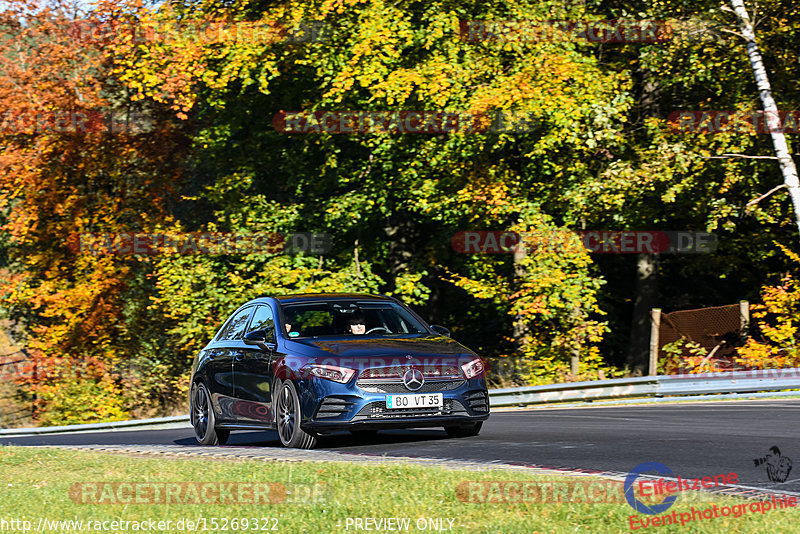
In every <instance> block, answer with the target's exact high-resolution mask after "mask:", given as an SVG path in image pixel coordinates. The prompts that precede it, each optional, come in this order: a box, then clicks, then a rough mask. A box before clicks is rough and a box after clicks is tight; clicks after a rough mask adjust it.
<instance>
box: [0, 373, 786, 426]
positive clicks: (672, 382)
mask: <svg viewBox="0 0 800 534" xmlns="http://www.w3.org/2000/svg"><path fill="white" fill-rule="evenodd" d="M787 389H800V368H791V369H765V370H762V371H732V372H725V373H704V374H695V375H661V376H641V377H634V378H614V379H611V380H597V381H594V382H568V383H565V384H548V385H546V386H526V387H519V388H504V389H491V390H489V404H490V406H491V407H492V408H500V407H504V406H529V405H536V404H553V403H561V402H569V401H573V402H575V401H577V402H580V401H594V400H606V399H636V398H642V399H648V398H651V399H652V398H663V397H671V396H674V397H685V396H698V395H710V394H725V393H753V392H757V391H783V390H787ZM798 395H800V392H798ZM188 421H189V416H188V415H178V416H175V417H159V418H156V419H139V420H133V421H115V422H111V423H91V424H85V425H69V426H46V427H37V428H11V429H0V437H14V436H23V435H25V436H29V435H40V434H57V433H65V432H92V431H99V430H132V429H134V428H142V427H144V428H147V427H154V426H157V425H165V424H174V423H187V422H188Z"/></svg>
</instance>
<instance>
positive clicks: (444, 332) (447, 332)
mask: <svg viewBox="0 0 800 534" xmlns="http://www.w3.org/2000/svg"><path fill="white" fill-rule="evenodd" d="M431 330H433V331H434V332H436V333H437V334H439V335H440V336H444V337H450V330H448V329H447V328H445V327H443V326H439V325H438V324H432V325H431Z"/></svg>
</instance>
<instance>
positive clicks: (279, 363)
mask: <svg viewBox="0 0 800 534" xmlns="http://www.w3.org/2000/svg"><path fill="white" fill-rule="evenodd" d="M190 412H191V422H192V426H193V427H194V433H195V437H196V438H197V441H198V442H199V443H200V444H202V445H224V444H225V443H226V441H227V439H228V436H229V435H230V432H231V431H232V430H263V429H274V430H276V431H277V433H278V436H280V440H281V443H283V445H285V446H287V447H298V448H306V449H307V448H312V447H314V446H315V445H316V443H317V437H318V436H320V435H322V434H328V433H333V432H339V431H350V432H353V433H371V432H376V431H378V430H380V429H388V428H411V427H432V426H442V427H444V429H445V431H446V432H447V434H448V435H450V436H452V437H467V436H475V435H477V434H478V433H479V432H480V429H481V425H482V422H483V421H484V420H486V419H487V418H488V417H489V394H488V391H487V389H486V377H485V374H484V364H483V361H482V360H481V359H480V358H479V357H478V355H477V354H475V353H474V352H472V351H471V350H469V349H468V348H466V347H464V346H463V345H461V344H459V343H458V342H456V341H455V340H453V339H451V338H450V333H449V331H448V330H447V329H446V328H444V327H441V326H435V325H434V326H430V325H428V324H427V323H426V322H425V321H423V320H422V319H421V318H420V317H419V316H418V315H417V314H416V313H414V312H413V311H411V310H410V309H409V308H408V307H407V306H405V305H404V304H402V303H401V302H400V301H398V300H397V299H394V298H391V297H385V296H373V295H360V294H305V295H288V296H280V297H270V296H262V297H259V298H256V299H254V300H251V301H249V302H247V303H246V304H244V305H242V306H241V307H240V308H239V309H238V310H236V311H235V312H234V313H233V315H231V316H230V318H228V320H227V321H226V322H225V323H224V325H223V326H222V328H221V329H220V330H219V332H217V334H216V336H214V338H213V339H212V340H211V342H210V343H208V345H206V347H205V348H203V349H202V350H201V351H200V352H199V354H197V356H196V357H195V359H194V362H193V364H192V378H191V392H190Z"/></svg>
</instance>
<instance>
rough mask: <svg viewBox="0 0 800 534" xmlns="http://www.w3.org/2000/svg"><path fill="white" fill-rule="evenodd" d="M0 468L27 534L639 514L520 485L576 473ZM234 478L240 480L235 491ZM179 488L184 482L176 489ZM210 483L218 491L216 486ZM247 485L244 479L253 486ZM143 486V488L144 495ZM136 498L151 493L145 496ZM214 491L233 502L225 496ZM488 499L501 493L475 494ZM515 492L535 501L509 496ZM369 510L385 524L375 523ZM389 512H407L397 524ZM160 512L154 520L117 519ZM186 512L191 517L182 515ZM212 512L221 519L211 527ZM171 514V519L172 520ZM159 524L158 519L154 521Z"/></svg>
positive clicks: (749, 520)
mask: <svg viewBox="0 0 800 534" xmlns="http://www.w3.org/2000/svg"><path fill="white" fill-rule="evenodd" d="M0 473H2V481H3V482H2V486H0V488H1V489H0V495H1V496H2V498H0V531H3V529H5V531H17V532H22V531H23V529H24V527H25V526H26V525H25V524H24V523H20V522H19V521H30V525H31V530H32V531H33V530H35V529H36V528H37V526H38V525H39V521H40V520H44V519H47V520H53V521H58V520H61V521H64V520H71V521H83V522H84V523H83V528H82V529H75V528H72V529H70V528H69V525H65V524H61V525H54V524H52V523H50V524H47V523H45V526H49V528H47V529H44V528H43V529H42V530H44V531H49V532H58V531H61V532H77V531H80V532H92V531H94V532H142V531H149V532H206V531H209V532H210V531H212V530H216V531H221V532H231V533H233V532H286V533H290V532H315V533H338V532H366V531H368V530H367V529H366V528H365V527H369V528H370V530H369V531H373V532H380V531H383V532H431V531H433V532H436V531H438V532H456V533H458V532H470V533H473V532H480V533H483V532H492V533H494V532H498V533H526V534H529V533H534V532H542V533H551V532H557V533H561V532H564V533H566V532H592V533H599V532H615V533H616V532H631V528H630V523H629V516H632V515H636V513H635V512H634V510H633V509H632V508H631V507H630V506H629V505H628V504H627V502H625V500H624V496H622V494H621V491H618V492H615V493H614V495H616V497H612V500H616V502H591V501H592V500H593V498H592V496H591V494H590V495H589V496H587V495H586V494H585V493H584V492H583V491H582V490H581V491H573V490H567V491H566V492H565V493H564V492H562V493H560V494H555V495H553V494H548V495H549V496H550V497H554V496H555V497H557V500H560V501H561V502H541V499H540V498H538V495H541V494H542V492H544V490H542V492H540V493H536V492H532V493H530V494H528V496H527V497H525V496H524V495H523V494H522V493H520V492H519V488H521V487H538V488H540V489H541V488H544V487H547V486H542V485H539V486H537V484H542V483H545V482H547V483H550V482H554V481H555V482H563V481H569V483H574V481H575V480H576V479H575V478H574V477H568V478H560V479H556V478H553V477H542V476H534V475H531V474H528V473H524V472H519V471H497V470H495V471H480V472H476V471H455V470H447V469H442V468H438V467H424V466H412V465H396V464H382V465H366V464H365V465H360V464H357V463H353V464H349V463H322V462H268V461H263V460H215V459H210V458H199V457H198V458H180V457H159V458H151V457H135V456H125V455H117V454H103V453H97V452H88V451H73V450H68V449H50V448H47V449H39V448H23V447H0ZM582 480H585V479H582ZM492 481H516V482H520V483H523V482H524V483H528V486H522V485H521V484H518V485H513V484H512V485H509V484H505V485H503V484H491V482H492ZM479 482H483V483H488V484H477V483H479ZM181 483H183V485H181ZM224 483H232V485H230V486H228V489H227V490H225V489H224V488H225V486H224ZM470 484H473V486H470ZM259 485H262V486H259ZM168 486H169V487H171V488H172V489H174V490H175V491H174V492H173V493H171V494H170V493H169V492H170V491H172V490H170V489H167V488H168ZM259 487H261V488H262V490H263V491H262V492H261V493H258V488H259ZM552 487H555V486H552ZM559 487H562V489H563V487H564V486H563V485H562V486H559ZM582 487H585V486H582ZM156 488H160V489H156ZM175 488H177V489H175ZM192 488H194V489H195V491H192ZM203 488H205V489H206V490H207V492H206V494H205V495H204V494H203V491H204V490H203ZM221 488H222V489H221ZM239 488H244V493H240V492H241V491H242V490H240V489H239ZM253 488H256V489H255V490H254V489H253ZM264 488H267V489H264ZM459 488H460V489H459ZM575 488H577V486H575ZM137 489H138V490H141V491H140V494H138V495H137V493H136V491H137ZM511 490H514V491H511ZM469 492H473V493H469ZM544 493H546V492H544ZM590 493H591V492H590ZM611 493H612V492H608V493H607V494H611ZM595 495H597V494H595ZM137 498H139V499H140V501H142V502H140V503H137V502H136V499H137ZM215 499H216V501H219V500H220V499H221V500H222V501H224V502H223V503H219V502H216V503H214V501H215ZM487 499H488V500H490V501H495V502H493V503H486V502H464V501H465V500H466V501H469V500H487ZM509 499H512V500H522V501H525V500H528V501H530V502H507V501H508V500H509ZM254 500H257V501H258V503H254V502H253V501H254ZM551 500H552V499H551ZM151 501H161V502H151ZM164 501H169V502H164ZM751 502H754V501H745V500H742V499H735V498H731V497H723V496H720V495H712V494H706V493H698V492H686V493H682V494H679V496H678V500H677V502H676V503H675V504H674V505H673V507H672V508H671V509H670V510H669V511H668V512H664V513H663V514H661V516H663V515H669V514H671V513H672V512H673V511H674V512H677V514H678V515H677V517H680V514H681V513H689V512H690V511H691V508H692V507H694V508H695V509H698V510H700V509H705V508H710V507H711V506H712V505H717V506H718V507H720V508H721V507H723V506H728V507H730V506H732V505H736V506H737V507H738V509H739V510H740V511H741V510H742V509H741V505H742V504H747V505H748V506H749V504H750V503H751ZM798 514H800V512H798V509H797V508H792V509H784V510H771V511H767V512H766V513H763V514H762V513H761V512H758V511H750V510H748V511H747V512H745V513H743V514H742V515H741V516H740V517H734V516H733V515H730V516H728V517H719V518H712V519H702V520H696V521H692V522H687V523H686V524H685V525H683V526H681V525H680V524H677V525H667V526H661V527H659V526H653V527H648V528H641V529H639V530H634V531H633V532H679V531H680V532H685V531H687V530H689V531H692V532H725V533H729V532H796V531H797V522H798V519H799V518H800V515H798ZM638 515H639V518H648V519H652V518H653V517H656V516H645V515H641V514H638ZM356 518H360V519H361V520H362V522H361V527H362V528H357V527H358V524H357V523H355V519H356ZM365 518H371V519H372V520H374V521H370V522H364V520H365ZM388 518H401V519H407V520H408V521H407V522H405V523H404V522H402V521H401V522H398V523H395V522H392V523H387V522H386V519H388ZM187 519H188V520H190V521H193V522H195V523H196V524H195V525H193V528H189V525H187V523H186V520H187ZM234 519H237V521H235V522H234V521H233V520H234ZM244 519H247V525H246V526H245V521H244ZM381 519H383V520H384V522H383V523H382V524H381V523H379V521H380V520H381ZM149 520H152V521H153V522H154V523H145V524H142V523H138V524H136V525H134V524H133V523H128V524H127V525H126V524H116V525H115V524H113V523H111V522H112V521H123V522H124V521H129V522H134V521H139V522H142V521H145V522H147V521H149ZM180 520H184V523H182V524H179V523H178V521H180ZM213 520H216V528H212V527H214V526H215V524H214V523H213V522H212V521H213ZM429 520H430V521H429ZM10 521H18V522H17V523H13V524H12V523H10ZM167 521H170V522H171V523H170V524H169V525H167V524H166V522H167ZM158 522H164V524H163V526H164V527H167V528H159V526H158ZM153 524H156V525H157V526H156V527H155V529H154V528H153ZM137 525H138V527H137ZM14 526H15V527H16V528H11V527H14ZM74 526H75V525H74V524H73V525H72V527H74ZM381 526H382V527H383V528H379V527H381ZM95 527H99V528H95ZM135 527H136V528H135ZM143 527H147V528H143ZM223 527H227V528H223ZM388 527H393V528H394V530H389V528H388ZM420 527H424V528H420Z"/></svg>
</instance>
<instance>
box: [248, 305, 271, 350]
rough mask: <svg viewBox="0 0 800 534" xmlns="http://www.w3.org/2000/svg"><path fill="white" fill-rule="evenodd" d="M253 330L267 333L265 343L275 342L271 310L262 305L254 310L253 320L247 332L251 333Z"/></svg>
mask: <svg viewBox="0 0 800 534" xmlns="http://www.w3.org/2000/svg"><path fill="white" fill-rule="evenodd" d="M253 330H265V331H266V332H267V343H274V342H275V318H274V316H273V314H272V308H270V307H269V306H264V305H261V306H258V307H257V308H256V312H255V313H254V314H253V319H252V320H251V321H250V328H248V329H247V331H248V332H252V331H253Z"/></svg>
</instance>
